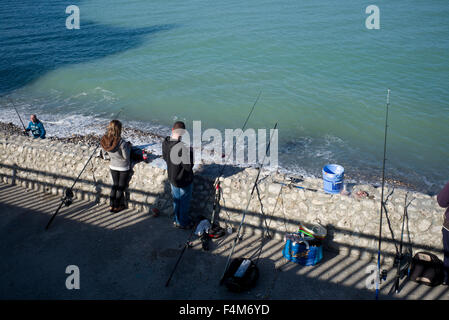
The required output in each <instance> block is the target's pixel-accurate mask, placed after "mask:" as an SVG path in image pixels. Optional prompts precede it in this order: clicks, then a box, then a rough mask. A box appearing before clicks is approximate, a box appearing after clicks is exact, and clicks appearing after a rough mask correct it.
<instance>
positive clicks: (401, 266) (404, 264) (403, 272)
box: [389, 195, 414, 294]
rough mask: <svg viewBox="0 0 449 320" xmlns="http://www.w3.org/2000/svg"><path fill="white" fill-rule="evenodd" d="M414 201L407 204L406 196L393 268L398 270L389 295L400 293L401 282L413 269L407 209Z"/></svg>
mask: <svg viewBox="0 0 449 320" xmlns="http://www.w3.org/2000/svg"><path fill="white" fill-rule="evenodd" d="M413 200H414V199H412V200H410V202H409V203H407V195H406V196H405V200H404V214H403V215H402V229H401V241H400V244H399V251H398V252H397V253H396V256H395V258H394V262H393V268H396V274H395V277H394V282H393V285H392V286H391V289H390V292H389V294H392V293H393V291H394V292H395V293H396V294H397V293H399V292H400V290H401V288H400V281H401V279H403V278H404V277H405V276H407V277H408V276H409V275H410V267H411V261H412V254H413V253H412V247H411V240H410V232H409V228H408V221H409V220H408V212H407V208H408V206H409V205H410V204H411V203H412V201H413ZM406 221H407V235H408V247H407V249H406V252H405V253H404V252H403V245H404V228H405V225H406Z"/></svg>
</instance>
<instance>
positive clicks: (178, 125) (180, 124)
mask: <svg viewBox="0 0 449 320" xmlns="http://www.w3.org/2000/svg"><path fill="white" fill-rule="evenodd" d="M185 128H186V125H185V124H184V122H182V121H176V122H175V124H174V125H173V130H176V129H185Z"/></svg>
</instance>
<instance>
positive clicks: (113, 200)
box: [109, 169, 131, 208]
mask: <svg viewBox="0 0 449 320" xmlns="http://www.w3.org/2000/svg"><path fill="white" fill-rule="evenodd" d="M130 173H131V170H128V171H117V170H112V169H111V175H112V188H111V195H110V197H109V200H110V201H109V202H110V205H111V206H112V207H114V208H118V207H119V206H124V205H125V190H126V188H127V187H128V183H129V178H130Z"/></svg>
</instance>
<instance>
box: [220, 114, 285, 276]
mask: <svg viewBox="0 0 449 320" xmlns="http://www.w3.org/2000/svg"><path fill="white" fill-rule="evenodd" d="M277 125H278V124H277V122H276V124H275V125H274V128H273V134H272V135H271V137H270V141H269V142H268V145H267V149H266V151H265V155H264V157H263V160H262V163H261V165H260V167H259V168H258V171H257V176H256V179H255V181H254V184H253V188H252V190H251V193H250V195H249V199H248V203H247V204H246V208H245V210H244V211H243V215H242V220H241V221H240V225H239V228H238V230H237V235H236V236H235V238H234V243H233V244H232V249H231V253H230V254H229V257H228V260H227V261H226V266H225V269H224V272H223V275H222V276H221V279H220V285H222V284H223V282H224V278H225V276H226V272H227V271H228V268H229V263H230V261H231V257H232V255H233V254H234V250H235V246H236V244H237V241H238V240H239V239H240V231H241V229H242V225H243V222H244V221H245V217H246V213H247V212H248V209H249V205H250V203H251V199H252V197H253V194H254V191H255V190H256V188H257V183H258V182H259V177H260V172H261V171H262V168H263V165H264V163H265V158H266V156H267V153H268V150H269V149H270V145H271V140H272V139H273V136H274V134H275V132H276V128H277Z"/></svg>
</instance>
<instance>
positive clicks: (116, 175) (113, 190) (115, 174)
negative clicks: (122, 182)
mask: <svg viewBox="0 0 449 320" xmlns="http://www.w3.org/2000/svg"><path fill="white" fill-rule="evenodd" d="M111 176H112V188H111V194H110V195H109V204H110V206H111V207H113V208H117V203H116V194H117V189H118V184H119V178H120V172H119V171H115V170H111Z"/></svg>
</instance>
